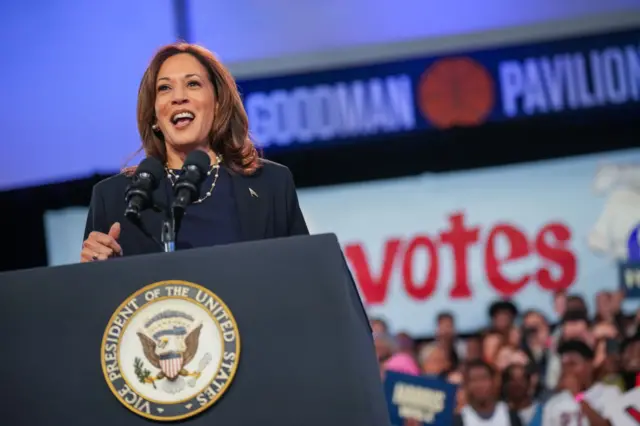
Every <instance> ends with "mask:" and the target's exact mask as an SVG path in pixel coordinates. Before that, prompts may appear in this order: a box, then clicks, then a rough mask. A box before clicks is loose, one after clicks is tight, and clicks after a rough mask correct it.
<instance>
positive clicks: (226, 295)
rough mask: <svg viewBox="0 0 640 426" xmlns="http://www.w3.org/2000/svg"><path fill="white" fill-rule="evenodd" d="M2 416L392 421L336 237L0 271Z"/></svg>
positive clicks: (227, 424) (286, 424)
mask: <svg viewBox="0 0 640 426" xmlns="http://www.w3.org/2000/svg"><path fill="white" fill-rule="evenodd" d="M0 289H1V291H2V293H1V294H2V296H1V297H0V335H1V338H2V343H0V390H1V391H2V399H1V401H2V402H0V423H1V424H7V425H12V426H22V425H24V426H27V425H28V426H36V425H38V426H40V425H44V424H55V425H57V426H65V425H69V426H71V425H82V426H84V425H92V426H101V425H121V426H134V425H148V424H150V423H154V422H155V423H169V422H172V423H176V422H178V423H184V424H191V425H194V426H197V425H224V426H235V425H237V426H251V425H265V426H272V425H273V426H303V425H304V426H340V425H344V426H378V425H379V426H388V425H389V417H388V412H387V407H386V402H385V398H384V394H383V388H382V384H381V380H380V375H379V369H378V365H377V361H376V357H375V353H374V348H373V341H372V336H371V331H370V329H369V325H368V321H367V318H366V315H365V312H364V309H363V307H362V304H361V302H360V299H359V296H358V294H357V290H356V288H355V284H354V282H353V279H352V278H351V275H350V274H349V271H348V268H347V265H346V262H345V259H344V257H343V255H342V252H341V250H340V247H339V245H338V242H337V239H336V237H335V236H334V235H330V234H327V235H316V236H304V237H291V238H284V239H276V240H265V241H256V242H247V243H239V244H234V245H229V246H221V247H212V248H205V249H193V250H185V251H179V252H175V253H158V254H152V255H142V256H131V257H124V258H118V259H110V260H108V261H105V262H94V263H84V264H76V265H69V266H61V267H51V268H38V269H32V270H25V271H14V272H8V273H4V274H0Z"/></svg>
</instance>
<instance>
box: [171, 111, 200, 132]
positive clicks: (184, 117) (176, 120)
mask: <svg viewBox="0 0 640 426" xmlns="http://www.w3.org/2000/svg"><path fill="white" fill-rule="evenodd" d="M195 118H196V116H195V114H194V113H192V112H191V111H178V112H176V113H175V114H173V115H172V116H171V123H172V124H173V126H174V127H176V128H177V129H183V128H185V127H187V126H188V125H189V124H191V122H192V121H193V120H194V119H195Z"/></svg>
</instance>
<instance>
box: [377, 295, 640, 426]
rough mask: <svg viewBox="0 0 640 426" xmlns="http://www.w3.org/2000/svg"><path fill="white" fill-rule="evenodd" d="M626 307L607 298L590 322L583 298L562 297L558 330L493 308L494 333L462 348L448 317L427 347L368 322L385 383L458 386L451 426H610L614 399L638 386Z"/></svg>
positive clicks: (638, 348) (639, 359)
mask: <svg viewBox="0 0 640 426" xmlns="http://www.w3.org/2000/svg"><path fill="white" fill-rule="evenodd" d="M622 300H623V296H622V294H620V293H617V292H601V293H599V294H598V295H597V296H596V300H595V307H596V309H595V312H594V314H593V315H589V311H588V309H587V304H586V303H585V301H584V299H583V298H582V297H580V296H578V295H570V294H566V293H565V292H558V293H556V294H555V295H554V299H553V304H554V310H555V312H556V314H557V316H558V318H560V320H559V321H558V322H557V324H551V323H550V321H549V320H548V319H547V318H545V316H544V315H543V314H542V313H540V312H538V311H535V310H530V311H526V312H519V310H518V307H517V306H516V305H515V304H514V303H512V302H511V301H497V302H495V303H493V304H492V305H491V307H490V309H489V312H488V317H489V318H488V322H487V323H488V324H489V326H488V327H487V328H486V329H483V330H480V331H478V333H476V334H473V335H467V336H465V337H464V338H463V337H461V336H458V334H457V332H456V324H455V316H454V315H453V314H451V313H449V312H442V313H440V314H439V315H438V316H437V324H436V325H435V329H436V333H435V337H434V338H433V339H430V340H426V341H416V340H414V339H412V338H411V337H410V336H409V335H407V334H406V333H399V334H397V335H395V336H392V335H391V334H390V333H389V328H388V325H387V324H386V322H385V320H384V319H382V318H371V319H370V321H371V327H372V329H373V333H374V341H375V347H376V353H377V356H378V361H379V363H380V367H381V374H382V376H383V378H384V374H385V372H386V371H397V372H402V373H406V374H412V375H431V376H437V377H440V378H442V379H443V380H446V381H449V382H451V383H454V384H456V385H458V391H457V406H456V411H455V413H456V414H455V417H454V418H455V421H454V424H455V425H465V426H475V425H486V426H489V425H497V426H502V425H505V426H506V425H518V426H520V425H521V426H527V425H531V426H537V425H543V426H574V425H575V426H599V425H609V424H611V422H610V421H609V417H610V414H611V413H610V412H609V410H610V409H611V407H612V406H613V405H614V404H612V403H613V402H614V401H615V400H616V398H619V396H620V395H621V394H623V393H624V392H626V391H628V390H629V389H631V388H633V387H635V386H638V385H639V384H640V383H638V381H639V378H640V310H638V312H637V313H636V314H635V315H634V316H625V315H623V313H622V311H621V304H622ZM550 302H551V301H550ZM614 426H615V425H614Z"/></svg>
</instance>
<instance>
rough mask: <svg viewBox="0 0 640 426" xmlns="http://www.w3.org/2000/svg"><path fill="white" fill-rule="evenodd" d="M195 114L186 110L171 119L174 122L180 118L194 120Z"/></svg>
mask: <svg viewBox="0 0 640 426" xmlns="http://www.w3.org/2000/svg"><path fill="white" fill-rule="evenodd" d="M193 117H194V115H193V114H192V113H190V112H189V111H184V112H179V113H177V114H176V115H174V116H173V118H172V119H171V121H173V122H174V123H175V122H176V121H178V120H180V119H181V118H189V119H191V120H193Z"/></svg>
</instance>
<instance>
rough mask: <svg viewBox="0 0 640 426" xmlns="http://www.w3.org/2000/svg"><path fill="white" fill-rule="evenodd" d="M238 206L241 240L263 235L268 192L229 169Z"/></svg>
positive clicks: (257, 237) (259, 237) (254, 181)
mask: <svg viewBox="0 0 640 426" xmlns="http://www.w3.org/2000/svg"><path fill="white" fill-rule="evenodd" d="M229 174H230V175H231V180H232V182H233V192H234V196H235V199H236V206H237V208H238V219H239V221H240V231H241V233H242V240H243V241H251V240H258V239H262V238H264V237H265V233H266V226H267V216H268V212H269V210H268V194H266V193H262V192H263V191H262V190H261V188H259V187H258V186H257V181H256V180H252V179H249V178H247V177H245V176H242V175H240V174H238V173H235V172H233V171H229Z"/></svg>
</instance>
